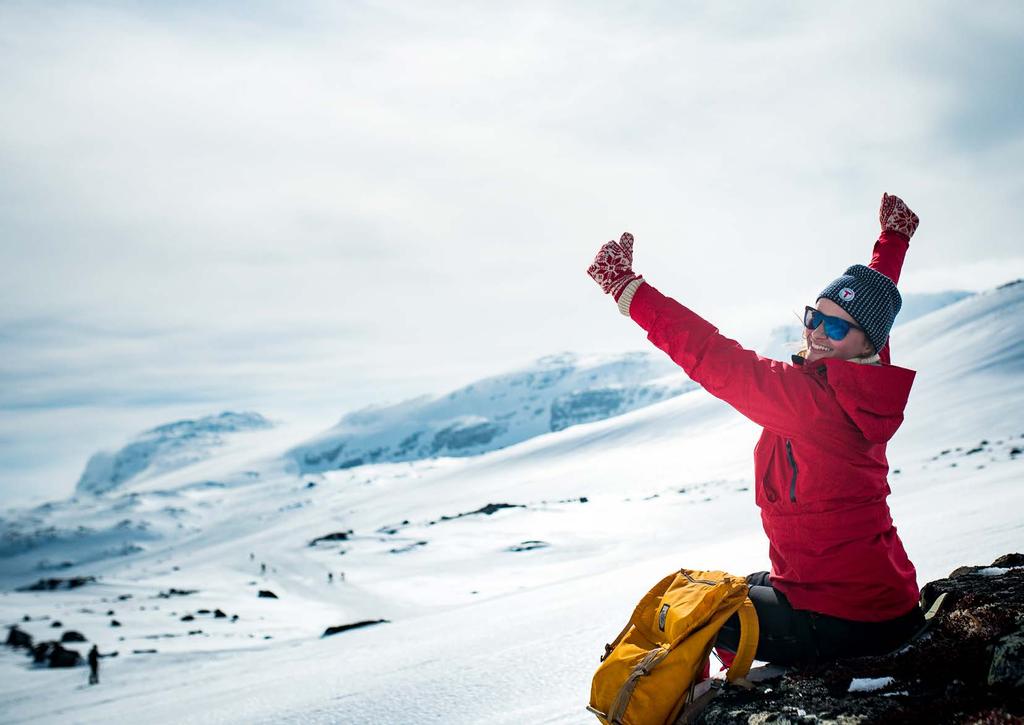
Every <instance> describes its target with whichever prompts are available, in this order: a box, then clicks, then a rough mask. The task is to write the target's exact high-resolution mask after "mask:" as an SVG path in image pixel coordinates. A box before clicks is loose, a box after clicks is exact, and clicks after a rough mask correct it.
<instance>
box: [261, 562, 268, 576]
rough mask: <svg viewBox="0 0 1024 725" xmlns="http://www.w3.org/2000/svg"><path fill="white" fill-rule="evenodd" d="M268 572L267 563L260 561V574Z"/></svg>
mask: <svg viewBox="0 0 1024 725" xmlns="http://www.w3.org/2000/svg"><path fill="white" fill-rule="evenodd" d="M266 573H267V565H266V564H264V563H263V562H260V574H266Z"/></svg>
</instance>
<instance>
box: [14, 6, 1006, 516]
mask: <svg viewBox="0 0 1024 725" xmlns="http://www.w3.org/2000/svg"><path fill="white" fill-rule="evenodd" d="M1022 38H1024V4H1022V3H1020V2H1016V1H1012V2H985V3H969V2H960V3H947V2H920V3H913V2H906V3H890V2H878V3H871V2H847V3H827V4H826V3H818V2H786V3H782V2H780V3H761V2H749V3H712V2H708V3H696V2H661V3H594V2H579V3H555V2H539V3H532V2H519V3H514V4H509V3H479V2H475V3H474V2H464V3H446V2H430V3H423V2H411V1H410V2H340V3H339V2H323V3H317V2H312V3H303V2H276V3H275V2H207V1H204V2H177V3H158V2H94V3H90V2H73V3H72V2H66V3H61V2H53V3H46V4H42V3H38V2H31V1H29V2H11V1H9V0H8V1H5V2H2V3H0V99H2V102H0V502H5V501H6V502H21V501H28V500H31V499H39V498H47V497H53V496H60V495H65V494H67V493H69V492H70V491H71V489H72V487H73V486H74V483H75V481H76V480H77V477H78V475H79V474H80V473H81V470H82V468H83V467H84V465H85V461H86V459H87V458H88V456H89V454H91V453H92V452H93V451H95V450H96V449H98V448H114V447H118V446H120V445H121V444H123V443H124V441H125V440H126V439H127V437H129V436H130V435H131V434H133V433H135V432H137V431H139V430H141V429H143V428H148V427H151V426H154V425H158V424H160V423H163V422H167V421H168V420H172V419H175V418H178V417H192V416H199V415H206V414H211V413H218V412H220V411H221V410H225V409H236V410H238V409H255V410H258V411H260V412H263V413H265V414H268V415H275V416H279V417H282V418H285V419H288V420H292V421H299V422H301V423H302V424H303V425H307V426H309V428H310V430H314V429H320V428H326V427H328V426H329V425H331V424H333V423H334V422H335V421H336V420H337V418H338V417H340V416H341V415H342V414H343V413H344V412H346V411H348V410H351V409H353V408H356V407H361V406H363V405H366V404H369V403H386V402H389V401H397V400H399V399H402V398H405V397H408V396H411V395H414V394H418V393H427V392H441V391H444V390H446V389H449V388H452V387H456V386H458V385H461V384H464V383H466V382H469V381H470V380H472V379H474V378H476V377H480V376H484V375H489V374H495V373H499V372H502V371H505V370H509V369H512V368H515V367H519V366H521V365H523V364H526V363H528V362H530V361H531V360H533V359H535V358H537V357H539V356H542V355H545V354H548V353H552V352H558V351H561V350H574V351H580V352H595V351H596V352H616V351H626V350H630V349H647V348H648V347H649V343H647V342H646V340H645V337H644V334H643V332H642V331H641V330H640V329H639V328H638V327H637V326H636V325H635V324H633V323H632V322H631V321H629V320H627V319H626V318H623V317H621V316H620V315H619V314H618V312H617V311H616V309H615V307H614V304H613V303H612V302H611V301H610V300H609V299H608V298H606V297H604V296H603V295H602V294H601V292H600V289H599V288H598V287H597V285H596V284H595V283H594V282H593V281H592V280H591V279H590V278H589V277H587V276H586V274H585V269H586V267H587V266H588V265H589V263H590V261H591V260H592V258H593V256H594V254H595V252H596V251H597V248H598V247H599V246H600V244H601V243H602V242H604V241H606V240H607V239H611V238H613V237H617V236H618V235H619V234H620V233H621V232H622V231H624V230H627V229H628V230H630V231H632V232H633V233H634V235H635V236H636V251H635V257H636V264H635V267H636V270H637V271H638V272H641V273H642V274H644V276H645V277H647V278H648V280H649V281H650V282H651V283H653V284H654V285H655V286H657V287H658V288H659V289H661V290H662V291H663V292H665V293H667V294H670V295H671V296H673V297H675V298H676V299H679V300H680V301H681V302H683V303H684V304H687V305H689V306H690V307H692V308H693V309H695V310H696V311H697V312H698V313H700V314H702V315H704V316H705V317H707V318H708V319H710V320H711V321H712V322H713V323H714V324H716V325H717V326H719V327H720V328H721V329H722V331H723V332H724V333H726V334H728V335H729V336H731V337H734V338H736V339H738V340H740V341H741V342H743V343H744V344H748V346H751V347H753V346H755V345H757V344H758V343H759V342H761V341H762V339H763V338H765V337H766V336H767V334H768V331H769V330H770V328H771V327H774V326H776V325H779V324H784V323H787V322H790V321H791V320H792V312H791V311H792V310H796V309H801V308H802V307H803V305H804V304H807V303H813V297H814V295H815V294H816V292H818V291H819V290H820V289H821V288H822V287H824V286H825V284H827V283H828V282H829V281H830V280H831V279H833V278H834V277H836V276H838V275H839V274H841V273H842V271H843V269H845V267H846V266H847V265H849V264H852V263H856V262H867V261H868V259H869V256H870V250H871V244H872V242H873V240H874V238H875V236H876V235H877V230H878V222H877V209H878V202H879V198H880V197H881V194H882V192H883V191H888V192H889V193H895V194H899V195H901V196H903V197H904V198H905V199H906V200H907V202H908V203H909V204H910V205H911V207H912V208H913V209H914V210H915V211H916V212H917V213H918V214H919V215H920V217H921V219H922V222H921V227H920V229H919V231H918V234H917V236H915V238H914V240H913V244H912V247H911V250H910V254H909V256H908V259H907V264H906V267H905V270H904V276H903V279H902V280H901V286H902V287H903V289H904V290H906V291H935V290H941V289H949V288H959V289H976V290H977V289H986V288H988V287H992V286H995V285H997V284H1000V283H1002V282H1005V281H1007V280H1009V279H1012V278H1014V277H1019V276H1024V248H1022V245H1021V233H1022V231H1024V212H1022V208H1024V104H1022V103H1021V97H1022V94H1024V81H1022V79H1024V41H1022ZM897 345H898V341H895V340H894V349H898V348H897ZM894 362H898V360H895V361H894Z"/></svg>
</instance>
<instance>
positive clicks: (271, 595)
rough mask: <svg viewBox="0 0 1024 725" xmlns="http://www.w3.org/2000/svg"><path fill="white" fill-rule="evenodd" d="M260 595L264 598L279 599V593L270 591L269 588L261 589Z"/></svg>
mask: <svg viewBox="0 0 1024 725" xmlns="http://www.w3.org/2000/svg"><path fill="white" fill-rule="evenodd" d="M259 596H260V597H262V598H264V599H277V598H278V597H277V595H276V594H274V592H272V591H270V590H269V589H260V594H259Z"/></svg>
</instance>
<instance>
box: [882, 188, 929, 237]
mask: <svg viewBox="0 0 1024 725" xmlns="http://www.w3.org/2000/svg"><path fill="white" fill-rule="evenodd" d="M878 221H879V222H881V224H882V231H883V232H884V231H894V232H899V233H900V234H902V235H904V236H905V237H906V238H907V239H910V238H911V237H912V236H914V232H915V231H917V225H918V223H920V221H921V220H920V219H918V218H917V214H915V213H914V212H912V211H910V207H909V206H907V205H906V203H905V202H904V201H903V199H901V198H899V197H898V196H889V195H888V194H882V205H881V206H880V207H879V209H878Z"/></svg>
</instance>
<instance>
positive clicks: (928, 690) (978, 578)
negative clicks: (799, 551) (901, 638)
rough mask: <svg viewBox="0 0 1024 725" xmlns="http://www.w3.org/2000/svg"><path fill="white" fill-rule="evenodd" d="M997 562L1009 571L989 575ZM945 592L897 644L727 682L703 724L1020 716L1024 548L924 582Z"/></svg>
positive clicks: (933, 594) (1023, 705)
mask: <svg viewBox="0 0 1024 725" xmlns="http://www.w3.org/2000/svg"><path fill="white" fill-rule="evenodd" d="M992 567H996V568H1000V569H1005V573H1003V574H1001V575H999V576H992V575H990V574H986V573H985V572H986V569H990V568H992ZM942 594H945V595H946V597H945V599H944V600H943V602H942V604H941V606H940V608H939V610H938V613H937V614H936V615H935V617H934V619H933V620H932V621H931V623H930V626H929V627H928V629H927V631H926V632H925V633H924V634H923V635H921V636H919V637H918V638H917V639H915V640H914V641H913V642H911V643H909V644H908V645H906V646H904V647H902V648H901V649H899V650H898V651H896V652H894V653H891V654H889V655H886V656H883V657H861V658H855V659H849V660H842V661H840V662H833V663H828V664H823V665H821V666H818V667H808V668H804V669H795V668H794V669H791V670H789V671H788V672H786V673H785V674H784V675H782V676H781V677H779V678H775V679H771V680H767V681H764V682H758V683H756V684H755V685H754V687H753V688H752V689H751V690H743V689H740V688H731V687H727V688H725V690H724V691H723V692H722V694H721V695H720V696H719V697H717V698H716V699H714V700H713V701H712V702H711V704H710V705H709V706H708V708H707V709H706V710H705V711H704V713H703V714H702V716H701V720H700V721H699V722H703V723H707V724H708V725H717V724H718V723H739V722H743V723H746V722H808V723H809V722H816V723H826V722H828V723H839V722H843V723H907V722H927V723H967V722H971V723H974V722H1019V721H1020V720H1019V718H1021V717H1022V716H1024V555H1022V554H1008V555H1006V556H1003V557H1000V558H999V559H997V560H996V561H994V562H993V563H992V566H991V567H980V566H972V567H961V568H959V569H957V570H955V571H954V572H953V573H952V574H950V576H949V577H948V578H946V579H939V580H938V581H934V582H931V583H929V584H927V585H925V587H924V589H923V591H922V598H923V600H924V603H925V605H926V606H931V604H932V603H933V602H935V601H936V600H937V599H938V597H939V596H940V595H942ZM798 713H800V714H799V715H798Z"/></svg>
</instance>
